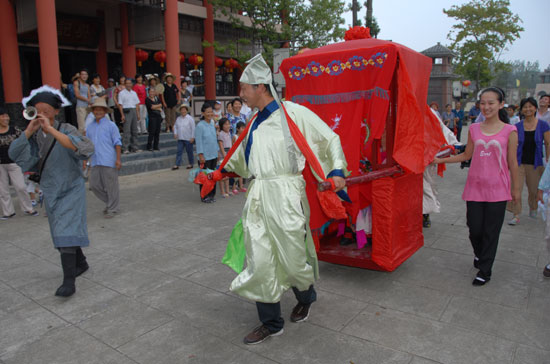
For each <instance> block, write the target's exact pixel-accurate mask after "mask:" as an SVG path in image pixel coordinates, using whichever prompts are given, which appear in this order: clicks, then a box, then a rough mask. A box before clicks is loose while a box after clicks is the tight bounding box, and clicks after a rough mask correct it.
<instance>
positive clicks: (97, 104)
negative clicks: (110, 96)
mask: <svg viewBox="0 0 550 364" xmlns="http://www.w3.org/2000/svg"><path fill="white" fill-rule="evenodd" d="M94 107H102V108H103V109H105V112H106V113H111V112H113V110H112V109H111V108H110V107H109V106H107V104H106V103H105V99H104V98H103V97H98V98H97V99H95V101H94V103H93V104H91V105H90V106H88V108H87V109H86V111H87V112H92V110H93V109H94Z"/></svg>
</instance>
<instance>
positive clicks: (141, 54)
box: [136, 48, 149, 67]
mask: <svg viewBox="0 0 550 364" xmlns="http://www.w3.org/2000/svg"><path fill="white" fill-rule="evenodd" d="M148 58H149V53H147V52H145V51H144V50H143V49H139V48H138V49H136V61H137V63H138V67H141V65H142V62H143V61H146V60H147V59H148Z"/></svg>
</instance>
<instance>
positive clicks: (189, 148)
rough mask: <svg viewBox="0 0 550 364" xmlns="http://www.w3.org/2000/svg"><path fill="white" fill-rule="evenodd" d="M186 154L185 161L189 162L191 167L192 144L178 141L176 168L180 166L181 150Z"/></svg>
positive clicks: (187, 141)
mask: <svg viewBox="0 0 550 364" xmlns="http://www.w3.org/2000/svg"><path fill="white" fill-rule="evenodd" d="M184 149H185V151H186V152H187V160H188V161H189V165H190V166H192V165H193V163H194V162H193V143H191V142H190V141H189V140H178V153H177V154H176V166H178V167H179V166H180V165H181V159H182V158H181V156H182V154H183V150H184Z"/></svg>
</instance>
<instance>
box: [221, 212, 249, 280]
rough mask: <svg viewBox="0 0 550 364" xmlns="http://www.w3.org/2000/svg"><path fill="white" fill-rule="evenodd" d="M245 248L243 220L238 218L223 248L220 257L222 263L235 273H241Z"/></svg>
mask: <svg viewBox="0 0 550 364" xmlns="http://www.w3.org/2000/svg"><path fill="white" fill-rule="evenodd" d="M245 255H246V249H245V248H244V235H243V222H242V219H240V220H239V221H238V222H237V223H236V224H235V227H234V228H233V231H232V232H231V237H230V238H229V241H228V242H227V247H226V248H225V255H224V256H223V258H222V263H223V264H226V265H227V266H228V267H229V268H231V269H233V270H234V271H235V272H237V273H241V272H242V271H243V268H244V257H245Z"/></svg>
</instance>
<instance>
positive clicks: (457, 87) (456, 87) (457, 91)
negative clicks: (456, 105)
mask: <svg viewBox="0 0 550 364" xmlns="http://www.w3.org/2000/svg"><path fill="white" fill-rule="evenodd" d="M461 96H462V83H461V82H460V81H453V97H456V98H460V97H461Z"/></svg>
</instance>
